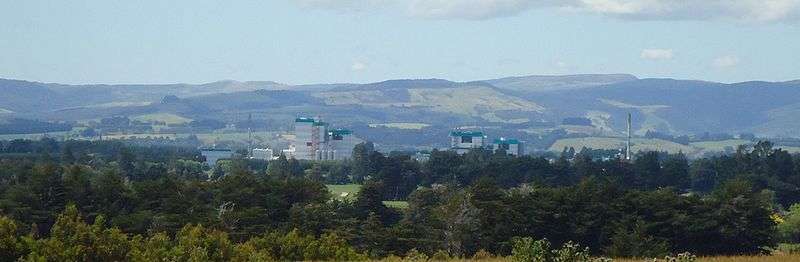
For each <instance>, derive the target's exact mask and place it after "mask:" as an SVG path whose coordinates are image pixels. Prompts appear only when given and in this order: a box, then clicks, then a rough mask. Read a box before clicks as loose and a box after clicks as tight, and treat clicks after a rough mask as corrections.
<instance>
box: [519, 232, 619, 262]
mask: <svg viewBox="0 0 800 262" xmlns="http://www.w3.org/2000/svg"><path fill="white" fill-rule="evenodd" d="M513 245H514V246H513V249H512V250H511V260H512V261H515V262H587V261H607V260H608V259H605V258H600V259H592V258H591V257H590V256H589V248H581V245H578V244H575V243H572V242H567V243H566V244H564V245H563V246H562V247H561V248H560V249H555V250H550V242H549V241H547V239H542V240H536V241H534V240H533V238H530V237H525V238H518V239H515V240H514V244H513Z"/></svg>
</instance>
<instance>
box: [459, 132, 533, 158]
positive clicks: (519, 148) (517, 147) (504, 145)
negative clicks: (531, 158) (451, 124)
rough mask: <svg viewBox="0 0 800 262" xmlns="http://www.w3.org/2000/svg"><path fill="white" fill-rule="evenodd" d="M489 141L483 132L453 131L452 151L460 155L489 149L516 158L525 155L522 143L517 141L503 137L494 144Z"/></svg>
mask: <svg viewBox="0 0 800 262" xmlns="http://www.w3.org/2000/svg"><path fill="white" fill-rule="evenodd" d="M487 140H488V136H486V135H485V134H484V133H483V132H481V131H464V130H457V131H452V132H450V150H453V151H455V152H456V153H459V154H464V153H467V152H469V151H470V150H473V149H487V150H492V151H495V152H496V151H498V150H504V151H505V152H506V153H507V154H510V155H515V156H519V155H523V154H524V153H525V152H524V147H523V145H522V143H521V142H520V141H519V140H517V139H514V138H505V137H501V138H498V139H495V140H494V141H493V143H492V144H488V143H487Z"/></svg>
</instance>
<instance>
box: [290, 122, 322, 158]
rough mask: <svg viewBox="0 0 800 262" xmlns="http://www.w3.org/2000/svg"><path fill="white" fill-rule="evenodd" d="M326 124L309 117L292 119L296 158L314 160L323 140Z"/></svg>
mask: <svg viewBox="0 0 800 262" xmlns="http://www.w3.org/2000/svg"><path fill="white" fill-rule="evenodd" d="M327 128H328V124H327V123H325V122H322V121H318V120H316V119H314V118H310V117H299V118H297V119H295V120H294V134H295V144H294V146H295V152H294V157H295V158H296V159H304V160H316V159H317V152H318V151H319V150H320V149H321V146H322V145H323V143H324V142H325V136H326V134H327V131H328V130H327Z"/></svg>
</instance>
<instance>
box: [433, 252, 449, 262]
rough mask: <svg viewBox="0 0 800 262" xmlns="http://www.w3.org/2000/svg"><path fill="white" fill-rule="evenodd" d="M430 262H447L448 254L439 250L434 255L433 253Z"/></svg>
mask: <svg viewBox="0 0 800 262" xmlns="http://www.w3.org/2000/svg"><path fill="white" fill-rule="evenodd" d="M431 260H433V261H448V260H450V254H448V253H447V252H446V251H444V250H439V251H436V253H433V256H431Z"/></svg>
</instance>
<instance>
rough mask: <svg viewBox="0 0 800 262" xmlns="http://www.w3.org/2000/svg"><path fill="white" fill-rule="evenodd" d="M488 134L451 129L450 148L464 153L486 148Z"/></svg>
mask: <svg viewBox="0 0 800 262" xmlns="http://www.w3.org/2000/svg"><path fill="white" fill-rule="evenodd" d="M485 147H486V135H484V134H483V132H480V131H461V130H457V131H451V132H450V149H452V150H455V151H456V152H457V153H459V154H464V153H466V152H468V151H469V150H472V149H477V148H485Z"/></svg>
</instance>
